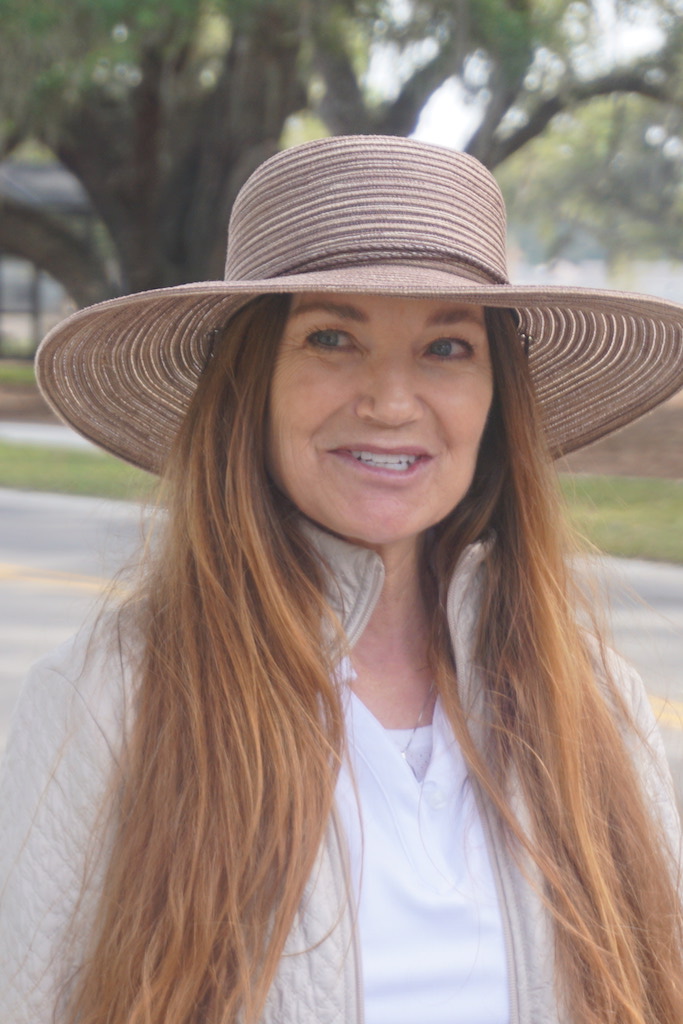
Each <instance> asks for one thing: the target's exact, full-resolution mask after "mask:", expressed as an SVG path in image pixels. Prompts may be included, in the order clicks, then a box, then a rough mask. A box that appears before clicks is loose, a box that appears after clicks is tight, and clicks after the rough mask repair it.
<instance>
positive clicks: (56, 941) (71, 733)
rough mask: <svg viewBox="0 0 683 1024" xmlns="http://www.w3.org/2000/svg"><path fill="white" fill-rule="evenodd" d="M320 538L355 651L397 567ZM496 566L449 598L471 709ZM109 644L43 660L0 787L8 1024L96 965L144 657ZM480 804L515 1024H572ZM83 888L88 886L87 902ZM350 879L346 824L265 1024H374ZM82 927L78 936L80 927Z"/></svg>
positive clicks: (528, 897)
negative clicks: (475, 658)
mask: <svg viewBox="0 0 683 1024" xmlns="http://www.w3.org/2000/svg"><path fill="white" fill-rule="evenodd" d="M311 532H312V537H314V538H315V543H317V545H318V547H319V549H320V551H321V553H322V555H323V557H324V558H325V560H326V561H327V563H328V565H329V566H330V567H331V569H332V573H331V577H330V581H329V599H330V602H331V603H332V605H333V607H334V608H335V609H336V610H338V612H339V614H340V616H341V619H342V621H343V623H344V627H345V629H346V633H347V636H348V638H349V642H350V644H351V645H353V644H354V643H355V641H356V640H357V639H358V637H359V636H360V634H361V633H362V631H363V629H364V628H365V625H366V624H367V622H368V620H369V618H370V615H371V613H372V609H373V608H374V605H375V602H376V600H377V598H378V596H379V593H380V591H381V588H382V585H383V579H384V568H383V565H382V563H381V560H380V559H379V558H378V557H377V555H375V554H374V553H372V552H370V551H367V550H364V549H361V548H354V547H351V546H350V545H348V544H346V543H344V542H342V541H339V540H337V539H335V538H333V537H331V536H329V535H326V534H322V533H320V532H319V531H317V530H316V531H311ZM482 556H483V550H482V548H481V546H479V545H476V546H474V547H473V548H471V549H469V550H468V551H467V552H466V553H465V555H464V557H463V559H462V560H461V562H460V564H459V566H458V569H457V572H456V573H455V575H454V578H453V580H452V583H451V586H450V589H449V594H448V621H449V626H450V631H451V637H452V642H453V647H454V652H455V658H456V662H457V665H458V677H459V681H460V686H461V688H462V699H463V704H464V706H465V707H466V708H472V709H475V708H476V702H477V694H478V692H479V687H478V685H477V672H476V668H475V667H474V666H473V664H472V657H471V650H472V641H473V635H474V627H475V623H476V619H477V607H478V588H479V583H478V579H479V572H478V570H479V567H480V564H481V560H482ZM103 632H104V628H103V627H102V626H100V627H99V629H98V631H96V633H95V635H94V636H93V632H92V630H91V629H85V630H83V631H81V633H80V634H78V635H77V636H76V637H75V638H74V639H73V640H71V641H70V642H69V643H67V644H65V645H64V646H63V647H61V648H59V649H58V650H57V651H56V652H55V653H54V654H53V655H51V656H49V657H48V658H45V659H44V660H43V661H42V662H40V663H39V664H38V665H37V666H36V667H35V668H34V669H33V671H32V673H31V675H30V676H29V678H28V680H27V682H26V684H25V687H24V689H23V692H22V695H21V699H20V701H19V705H18V708H17V710H16V713H15V716H14V720H13V726H12V730H11V735H10V740H9V745H8V749H7V752H6V759H5V764H4V771H3V775H2V779H1V781H0V1021H1V1022H2V1024H51V1022H52V1019H53V1012H54V1010H55V1007H56V1006H58V992H59V988H60V985H61V984H62V983H63V982H64V981H66V980H68V978H69V977H70V975H72V974H73V972H74V970H75V969H76V968H77V965H78V963H79V962H80V961H81V959H82V957H83V953H84V951H83V949H82V947H81V946H80V945H79V942H80V941H81V940H80V938H79V937H80V936H82V935H83V934H84V932H85V928H79V927H78V922H87V920H88V917H89V915H90V913H91V911H92V906H93V902H94V900H96V898H97V891H98V884H99V880H100V879H101V872H102V864H103V861H104V859H105V857H106V852H104V851H106V838H105V837H103V836H101V835H100V834H99V833H100V827H99V823H98V815H99V813H100V812H101V809H102V807H103V805H104V802H105V797H106V791H107V782H108V779H109V777H110V774H111V772H112V769H113V767H114V766H115V764H116V762H117V760H118V759H119V757H120V756H121V751H122V745H123V742H124V736H125V732H126V727H127V723H129V722H130V720H131V704H132V700H133V693H134V680H133V678H132V670H131V664H132V663H133V659H134V651H131V650H127V649H126V647H125V642H124V643H122V642H121V640H120V638H113V637H111V636H109V637H105V636H103ZM619 674H620V678H621V679H622V682H623V690H624V694H625V697H626V700H627V702H628V704H629V705H630V707H631V709H632V711H633V714H634V716H635V718H636V720H637V722H638V724H639V726H640V728H641V730H642V732H643V734H644V735H646V736H647V737H648V738H649V744H648V745H647V746H645V745H643V744H642V743H639V742H636V741H633V756H634V758H635V759H636V760H637V762H638V765H639V769H640V771H641V774H642V779H643V783H644V786H645V788H646V790H647V793H648V795H649V797H650V799H651V801H652V804H653V806H654V807H656V808H657V809H658V811H659V813H660V815H661V818H662V820H663V822H664V824H665V826H666V828H667V830H668V832H669V834H670V836H671V842H672V845H673V846H674V847H675V849H676V851H678V849H679V842H680V839H679V824H678V816H677V812H676V808H675V803H674V800H673V795H672V787H671V781H670V777H669V773H668V769H667V767H666V762H665V760H664V755H663V750H662V746H661V742H660V740H659V737H658V735H657V731H656V726H655V723H654V719H653V716H652V712H651V710H650V707H649V704H648V701H647V697H646V695H645V693H644V691H643V688H642V685H641V683H640V681H639V680H638V678H637V677H636V676H635V674H634V673H633V672H631V671H630V670H629V669H627V668H626V667H625V666H623V665H621V663H620V664H619ZM477 795H478V799H479V806H480V811H481V814H482V819H483V822H484V828H485V832H486V835H487V839H488V843H489V851H490V856H491V863H492V866H493V871H494V875H495V878H496V884H497V887H498V893H499V897H500V905H501V912H502V918H503V926H504V930H505V937H506V943H507V954H508V966H509V979H510V1007H511V1017H510V1024H568V1022H562V1020H561V1017H560V1015H559V1011H558V1008H557V1002H556V999H555V993H554V984H553V979H554V971H553V955H552V950H553V939H552V934H551V925H550V922H549V919H548V915H547V913H546V911H545V910H544V908H543V906H542V904H541V902H540V900H539V899H538V897H537V895H536V894H535V892H534V889H533V887H532V886H531V885H530V884H529V882H528V881H527V880H526V879H525V878H524V877H522V875H521V874H520V872H519V870H518V869H517V868H516V867H515V866H514V864H513V863H512V862H511V860H510V858H509V856H508V854H507V852H506V850H505V846H504V844H503V842H502V838H501V836H500V834H499V832H498V830H497V828H496V825H495V823H494V821H493V818H492V815H491V814H490V810H489V808H488V807H487V804H486V801H485V800H484V799H483V798H482V796H481V794H477ZM520 813H521V814H522V820H523V811H521V810H520ZM98 851H99V852H98ZM84 877H88V879H89V883H88V885H87V887H86V890H85V895H84V897H83V898H82V900H81V902H80V904H78V903H77V900H78V896H79V893H81V892H82V889H83V878H84ZM344 877H345V851H344V841H343V837H342V836H341V835H340V834H339V831H338V829H337V825H336V821H335V820H334V819H333V820H332V821H331V823H330V826H329V829H328V834H327V839H326V841H325V843H324V844H323V846H322V848H321V851H320V855H319V858H318V863H317V866H316V870H315V871H314V872H313V874H312V876H311V879H310V881H309V884H308V887H307V891H306V893H305V896H304V900H303V902H302V910H301V912H300V914H299V916H298V918H297V920H296V921H295V924H294V927H293V928H292V932H291V934H290V936H289V939H288V942H287V946H286V950H285V952H286V954H288V955H286V956H284V957H283V958H282V961H281V965H280V968H279V971H278V974H277V977H276V979H275V982H274V984H273V987H272V990H271V993H270V997H269V1000H268V1004H267V1007H266V1011H265V1014H264V1017H263V1024H362V1021H363V1000H362V978H361V969H360V963H359V957H358V947H357V943H356V941H355V937H354V932H353V924H352V916H353V915H352V908H351V907H349V906H348V901H347V897H346V892H345V886H344ZM532 877H533V873H532ZM74 915H75V918H76V928H75V937H72V938H71V939H70V938H69V935H70V934H71V933H70V932H69V931H68V930H67V926H68V923H69V921H71V920H72V918H74ZM57 1019H58V1018H57Z"/></svg>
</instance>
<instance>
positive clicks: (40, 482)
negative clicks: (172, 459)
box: [0, 442, 157, 501]
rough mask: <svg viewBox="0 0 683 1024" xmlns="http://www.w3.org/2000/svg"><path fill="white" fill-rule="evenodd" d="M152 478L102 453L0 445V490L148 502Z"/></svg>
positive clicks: (1, 443) (150, 494) (153, 483)
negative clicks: (44, 492) (9, 489)
mask: <svg viewBox="0 0 683 1024" xmlns="http://www.w3.org/2000/svg"><path fill="white" fill-rule="evenodd" d="M156 486H157V480H156V477H152V476H150V474H149V473H143V472H142V470H140V469H134V468H133V467H132V466H128V465H126V464H125V463H124V462H120V461H119V460H118V459H115V458H114V457H113V456H112V455H106V454H105V453H104V452H102V453H99V452H96V451H95V452H92V453H90V452H81V451H72V450H70V449H66V448H40V447H38V446H33V445H21V444H7V443H3V442H0V487H13V488H15V489H17V490H24V491H26V490H28V491H49V492H54V493H62V494H84V495H92V496H94V497H99V498H120V499H122V500H124V501H151V500H152V498H153V495H154V492H155V490H156Z"/></svg>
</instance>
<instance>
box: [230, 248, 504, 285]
mask: <svg viewBox="0 0 683 1024" xmlns="http://www.w3.org/2000/svg"><path fill="white" fill-rule="evenodd" d="M231 264H232V261H231V262H230V263H228V265H227V266H226V272H225V280H226V281H228V282H230V281H231V280H232V281H264V280H267V279H268V278H276V277H296V276H298V275H300V274H316V275H317V274H322V273H325V272H329V271H335V270H346V269H351V268H354V267H358V268H362V267H368V266H387V267H415V266H419V267H424V268H425V269H429V270H437V271H440V272H441V273H447V274H449V273H450V274H453V276H454V277H459V278H464V279H465V280H467V281H472V282H474V283H478V284H482V283H483V284H503V285H506V284H509V281H508V279H507V277H505V276H504V275H502V274H500V273H498V272H497V271H495V270H493V269H492V268H491V267H490V266H487V265H486V264H485V263H483V262H482V261H480V260H478V259H476V257H470V256H458V257H456V256H452V255H450V254H448V255H445V254H442V253H440V252H438V251H437V252H435V251H434V250H433V249H427V248H426V247H425V248H424V249H420V248H415V249H404V250H403V251H402V252H400V254H399V255H398V256H397V254H396V247H395V246H394V247H391V248H387V249H376V250H369V251H368V250H365V251H361V252H358V251H356V252H336V253H329V254H317V255H316V254H313V255H311V256H309V257H308V258H306V259H301V260H298V261H297V262H296V263H291V262H288V263H287V266H286V267H278V266H277V265H276V264H275V261H273V262H272V263H270V265H268V266H263V265H261V266H260V267H254V268H253V269H252V270H251V271H250V272H245V268H244V267H240V268H237V267H235V266H234V264H232V265H231Z"/></svg>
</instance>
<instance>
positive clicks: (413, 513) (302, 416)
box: [268, 293, 493, 551]
mask: <svg viewBox="0 0 683 1024" xmlns="http://www.w3.org/2000/svg"><path fill="white" fill-rule="evenodd" d="M492 392H493V382H492V373H491V362H490V358H489V346H488V339H487V336H486V329H485V326H484V313H483V309H482V308H481V307H480V306H472V305H464V304H459V303H455V302H447V301H446V302H444V301H440V300H435V299H404V298H387V297H385V296H367V295H343V294H332V295H330V294H323V293H308V294H303V295H298V296H295V297H294V298H293V300H292V307H291V312H290V315H289V318H288V320H287V323H286V326H285V330H284V334H283V337H282V340H281V342H280V347H279V350H278V354H277V360H276V364H275V368H274V373H273V380H272V384H271V392H270V422H269V445H268V465H269V470H270V473H271V475H272V477H273V479H274V481H275V483H276V484H277V485H278V487H279V488H280V490H282V491H283V492H284V493H285V494H286V495H287V496H288V497H289V498H290V499H291V501H293V502H294V504H295V505H297V506H298V508H299V509H300V510H301V511H302V512H303V513H304V514H305V515H306V516H308V517H309V518H310V519H312V520H314V521H315V522H317V523H319V524H320V525H321V526H324V527H326V528H327V529H328V530H331V531H333V532H334V533H336V534H339V535H340V536H342V537H344V538H346V539H348V540H350V541H354V542H356V543H358V544H361V545H363V546H366V547H372V548H374V549H376V550H380V551H382V550H383V549H385V548H386V547H387V546H388V545H389V546H392V545H403V546H405V545H409V546H413V547H414V546H415V544H416V541H417V538H418V537H419V536H420V535H421V534H422V533H423V532H424V531H425V530H426V529H427V528H428V527H430V526H433V525H434V524H435V523H437V522H439V521H440V520H441V519H443V518H444V516H446V515H447V514H448V513H449V512H450V511H451V510H452V509H453V508H454V507H455V505H457V503H458V502H459V501H460V500H461V499H462V498H463V496H464V495H465V493H466V491H467V489H468V487H469V486H470V483H471V481H472V476H473V474H474V467H475V463H476V458H477V450H478V448H479V442H480V440H481V436H482V433H483V430H484V426H485V423H486V417H487V414H488V411H489V406H490V404H491V397H492Z"/></svg>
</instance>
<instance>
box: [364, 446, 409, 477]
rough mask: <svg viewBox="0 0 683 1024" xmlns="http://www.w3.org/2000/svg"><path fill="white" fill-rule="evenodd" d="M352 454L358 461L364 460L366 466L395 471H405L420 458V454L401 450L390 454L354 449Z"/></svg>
mask: <svg viewBox="0 0 683 1024" xmlns="http://www.w3.org/2000/svg"><path fill="white" fill-rule="evenodd" d="M351 455H353V457H354V459H357V460H358V462H362V463H363V465H364V466H372V467H374V468H376V469H388V470H392V471H393V472H394V473H405V472H406V470H408V469H410V467H411V466H412V465H413V464H414V463H415V462H417V460H418V459H419V458H420V456H419V455H407V454H403V453H400V452H399V453H392V454H391V455H388V454H383V453H382V454H381V453H379V452H366V451H352V452H351Z"/></svg>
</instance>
